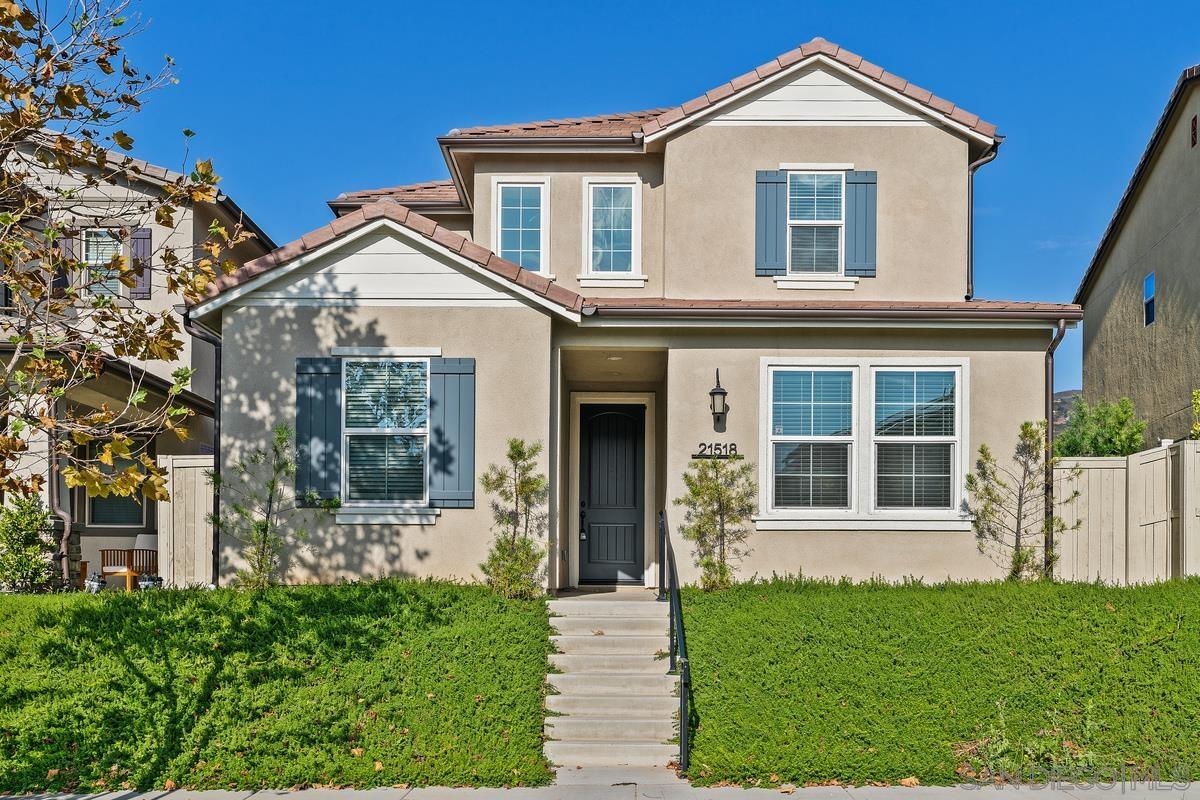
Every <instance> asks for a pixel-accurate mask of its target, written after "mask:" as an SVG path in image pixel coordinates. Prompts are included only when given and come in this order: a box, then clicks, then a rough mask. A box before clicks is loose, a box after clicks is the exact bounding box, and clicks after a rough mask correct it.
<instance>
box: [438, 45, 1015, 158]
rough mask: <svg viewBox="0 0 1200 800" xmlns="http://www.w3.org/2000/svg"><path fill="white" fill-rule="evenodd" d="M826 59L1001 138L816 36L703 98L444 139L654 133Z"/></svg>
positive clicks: (478, 129) (475, 130)
mask: <svg viewBox="0 0 1200 800" xmlns="http://www.w3.org/2000/svg"><path fill="white" fill-rule="evenodd" d="M817 57H824V58H827V59H829V60H830V61H833V62H835V63H836V64H837V65H839V66H841V67H843V68H845V69H848V70H850V71H852V72H854V73H856V74H857V75H859V76H861V77H863V78H866V79H868V80H870V81H872V82H874V83H876V84H878V85H880V86H881V87H883V88H884V89H886V90H889V91H891V92H895V93H896V94H899V95H901V96H902V97H904V98H905V99H907V100H910V101H912V102H915V103H916V104H918V105H920V106H922V107H924V109H925V110H926V112H927V113H929V114H930V115H931V116H934V117H940V118H942V119H945V120H947V121H949V122H951V123H955V124H957V125H959V126H961V127H962V128H965V129H967V130H968V131H970V132H971V133H974V134H977V135H978V136H982V137H984V138H986V139H1000V138H1002V137H1000V136H999V135H998V134H997V133H996V126H995V125H993V124H992V123H990V122H986V121H984V120H982V119H980V118H979V115H978V114H973V113H971V112H970V111H967V110H966V109H964V108H961V107H959V106H957V105H955V104H954V103H952V102H950V101H949V100H945V99H943V98H941V97H938V96H937V95H935V94H933V92H931V91H929V90H928V89H923V88H921V87H920V86H917V85H916V84H914V83H911V82H909V81H908V80H906V79H905V78H902V77H900V76H899V75H896V74H894V73H891V72H888V71H887V70H885V69H883V68H882V67H880V66H877V65H875V64H872V63H871V62H870V61H867V60H866V59H864V58H863V57H862V56H860V55H858V54H857V53H853V52H851V51H850V50H847V49H846V48H844V47H842V46H840V45H838V44H835V43H834V42H831V41H829V40H828V39H825V38H824V37H822V36H816V37H813V38H812V39H810V40H809V41H807V42H805V43H803V44H801V45H800V46H799V47H796V48H794V49H792V50H789V51H788V52H786V53H783V54H782V55H779V56H776V57H775V58H773V59H771V60H770V61H768V62H766V63H765V64H762V65H760V66H758V67H756V68H755V69H753V70H751V71H749V72H746V73H744V74H742V75H739V76H738V77H736V78H733V79H732V80H730V81H727V82H726V83H723V84H721V85H720V86H717V87H715V88H713V89H710V90H709V91H707V92H705V93H704V94H702V95H700V96H699V97H695V98H693V99H691V100H688V101H687V102H686V103H682V104H680V105H678V106H672V107H668V108H653V109H648V110H646V111H628V112H622V113H618V114H600V115H596V116H590V117H576V118H571V119H547V120H539V121H535V122H522V123H513V124H508V125H479V126H475V127H470V128H455V129H454V130H451V131H450V132H449V133H448V134H446V135H445V136H444V137H442V141H443V142H445V143H447V144H449V145H451V146H453V145H454V144H457V143H459V142H462V141H465V140H478V139H511V138H532V137H537V138H545V139H560V138H561V139H567V140H569V139H574V138H580V137H589V138H612V139H622V138H627V139H631V140H632V139H636V138H639V137H641V136H653V135H655V134H657V133H659V132H660V131H662V130H664V129H665V128H668V127H671V126H674V125H676V124H678V123H680V122H684V121H685V120H690V119H691V118H693V117H696V116H698V115H702V114H703V113H704V112H705V110H706V109H708V108H709V107H710V106H713V105H715V104H717V103H720V102H722V101H725V100H727V99H729V98H730V97H732V96H733V95H736V94H740V93H742V92H744V91H746V90H748V89H753V88H756V87H757V86H759V85H760V84H762V83H764V82H766V81H768V80H770V79H771V78H772V77H773V76H775V75H776V74H777V73H779V72H782V71H783V70H786V69H790V68H791V67H794V66H795V65H797V64H799V63H801V62H802V61H806V60H809V59H813V58H817Z"/></svg>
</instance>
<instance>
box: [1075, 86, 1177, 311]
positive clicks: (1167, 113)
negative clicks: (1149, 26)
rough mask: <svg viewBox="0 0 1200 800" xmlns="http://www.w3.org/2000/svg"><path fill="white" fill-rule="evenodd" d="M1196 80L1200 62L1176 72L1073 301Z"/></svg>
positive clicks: (1081, 297) (1095, 270)
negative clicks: (1171, 86) (1169, 124)
mask: <svg viewBox="0 0 1200 800" xmlns="http://www.w3.org/2000/svg"><path fill="white" fill-rule="evenodd" d="M1197 79H1200V64H1197V65H1195V66H1194V67H1188V68H1187V69H1185V70H1184V71H1183V72H1182V73H1180V75H1179V80H1178V81H1176V82H1175V88H1174V89H1173V90H1172V91H1171V97H1170V98H1169V99H1168V100H1167V105H1166V108H1164V109H1163V112H1162V115H1161V116H1159V118H1158V124H1156V125H1155V126H1154V133H1152V134H1151V135H1150V141H1149V142H1148V143H1147V144H1146V149H1145V151H1143V152H1142V157H1141V158H1140V159H1138V163H1137V166H1136V167H1134V169H1133V176H1132V177H1131V178H1130V179H1129V184H1128V185H1127V186H1126V187H1125V192H1124V193H1123V194H1122V195H1121V199H1120V200H1119V201H1118V202H1117V209H1116V211H1114V212H1113V215H1112V218H1111V219H1110V220H1109V221H1108V226H1107V227H1106V228H1105V229H1104V235H1103V236H1101V237H1100V244H1099V245H1097V247H1096V252H1095V254H1093V255H1092V260H1091V262H1090V263H1089V264H1088V268H1087V271H1085V272H1084V273H1083V280H1081V281H1080V282H1079V289H1078V290H1076V292H1075V302H1076V303H1082V302H1083V301H1084V299H1085V295H1086V294H1087V292H1088V290H1089V289H1090V288H1091V284H1092V281H1093V280H1095V278H1096V274H1097V273H1098V272H1099V270H1100V262H1101V260H1102V259H1103V257H1104V256H1105V255H1106V254H1107V252H1108V246H1109V245H1110V244H1111V243H1112V240H1113V237H1115V236H1116V233H1117V228H1118V227H1120V224H1121V221H1122V220H1123V219H1124V218H1125V213H1126V212H1127V211H1128V210H1129V207H1130V205H1131V204H1132V203H1133V196H1134V194H1135V193H1136V192H1137V189H1138V187H1139V186H1141V183H1142V178H1143V177H1145V175H1146V172H1147V170H1149V168H1150V162H1151V160H1153V158H1154V154H1155V153H1156V152H1157V150H1158V145H1159V143H1160V142H1161V141H1162V138H1163V136H1164V135H1165V134H1166V132H1167V124H1168V123H1169V122H1170V120H1171V117H1172V116H1173V115H1174V114H1175V109H1176V107H1177V106H1178V105H1179V103H1180V101H1181V100H1182V99H1183V94H1184V91H1185V90H1186V89H1187V87H1188V86H1190V85H1191V84H1192V83H1193V82H1195V81H1196V80H1197Z"/></svg>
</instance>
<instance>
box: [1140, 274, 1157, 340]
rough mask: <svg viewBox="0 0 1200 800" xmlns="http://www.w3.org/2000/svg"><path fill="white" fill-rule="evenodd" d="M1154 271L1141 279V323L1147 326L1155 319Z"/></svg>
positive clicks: (1155, 290)
mask: <svg viewBox="0 0 1200 800" xmlns="http://www.w3.org/2000/svg"><path fill="white" fill-rule="evenodd" d="M1154 284H1155V279H1154V273H1153V272H1151V273H1150V274H1149V275H1147V276H1146V277H1145V279H1144V280H1143V281H1142V325H1144V326H1146V327H1147V328H1148V327H1150V326H1151V325H1153V324H1154V319H1155V302H1154V299H1155V293H1156V292H1157V289H1158V287H1156V286H1155V285H1154Z"/></svg>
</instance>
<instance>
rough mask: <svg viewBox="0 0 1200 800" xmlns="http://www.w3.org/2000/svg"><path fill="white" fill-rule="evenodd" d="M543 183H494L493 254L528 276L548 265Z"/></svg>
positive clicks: (546, 203) (546, 216)
mask: <svg viewBox="0 0 1200 800" xmlns="http://www.w3.org/2000/svg"><path fill="white" fill-rule="evenodd" d="M547 189H548V185H547V182H546V181H545V180H537V181H519V180H505V179H499V180H497V181H496V185H495V192H494V193H493V197H495V204H496V220H495V224H494V230H495V231H496V234H495V239H496V241H495V243H494V244H495V248H494V249H495V251H496V252H497V253H499V255H500V257H501V258H504V259H508V260H509V261H511V262H513V263H514V264H517V265H519V266H521V267H524V268H525V269H527V270H530V271H531V272H542V271H544V270H546V268H547V266H548V261H549V255H550V254H549V246H548V245H549V227H550V226H549V219H548V218H549V214H548V210H549V209H548V206H549V192H548V191H547Z"/></svg>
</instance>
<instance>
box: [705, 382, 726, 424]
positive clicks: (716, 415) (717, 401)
mask: <svg viewBox="0 0 1200 800" xmlns="http://www.w3.org/2000/svg"><path fill="white" fill-rule="evenodd" d="M727 394H729V392H727V391H725V390H724V389H722V388H721V370H717V385H716V386H714V387H713V388H712V391H710V392H709V393H708V404H709V406H711V407H712V415H713V421H714V422H715V421H717V420H719V419H720V418H721V417H723V416H725V412H726V411H728V410H729V407H728V406H727V405H726V404H725V396H726V395H727Z"/></svg>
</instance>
